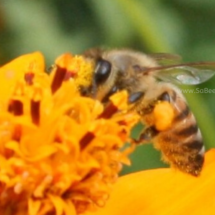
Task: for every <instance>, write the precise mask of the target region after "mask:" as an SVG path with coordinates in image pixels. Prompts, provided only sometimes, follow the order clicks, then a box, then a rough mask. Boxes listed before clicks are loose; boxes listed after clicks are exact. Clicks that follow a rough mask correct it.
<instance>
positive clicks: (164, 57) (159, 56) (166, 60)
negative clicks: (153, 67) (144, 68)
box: [148, 53, 182, 65]
mask: <svg viewBox="0 0 215 215" xmlns="http://www.w3.org/2000/svg"><path fill="white" fill-rule="evenodd" d="M148 56H150V57H151V58H153V59H155V60H156V62H158V63H159V65H170V64H176V63H180V62H181V59H182V57H181V56H180V55H177V54H169V53H152V54H148Z"/></svg>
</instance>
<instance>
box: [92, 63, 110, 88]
mask: <svg viewBox="0 0 215 215" xmlns="http://www.w3.org/2000/svg"><path fill="white" fill-rule="evenodd" d="M110 72H111V63H110V62H108V61H107V60H103V59H100V60H98V61H97V66H96V71H95V77H94V78H95V83H96V84H102V83H104V82H105V81H106V80H107V79H108V77H109V75H110Z"/></svg>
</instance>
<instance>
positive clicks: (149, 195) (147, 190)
mask: <svg viewBox="0 0 215 215" xmlns="http://www.w3.org/2000/svg"><path fill="white" fill-rule="evenodd" d="M214 169H215V149H213V150H210V151H209V152H207V153H206V160H205V165H204V168H203V171H202V173H201V176H199V177H193V176H190V175H188V174H184V173H181V172H178V171H176V170H173V169H170V168H165V169H155V170H147V171H142V172H139V173H133V174H130V175H126V176H123V177H121V178H120V179H119V180H118V181H117V183H116V184H115V185H114V187H113V192H112V193H111V196H110V199H109V201H108V202H107V205H106V206H105V208H101V209H100V210H98V211H97V212H95V213H93V214H94V215H109V214H111V215H119V214H126V215H133V214H136V215H164V214H165V215H173V214H174V215H182V214H192V215H203V214H207V215H214V212H215V193H214V187H215V174H214ZM91 214H92V213H86V214H85V215H91Z"/></svg>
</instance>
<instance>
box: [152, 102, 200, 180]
mask: <svg viewBox="0 0 215 215" xmlns="http://www.w3.org/2000/svg"><path fill="white" fill-rule="evenodd" d="M181 106H183V108H181V111H180V112H178V113H177V114H176V116H175V118H174V123H173V126H172V128H171V129H170V130H168V131H165V132H160V133H159V135H158V137H157V138H156V141H155V142H156V146H157V147H158V148H159V149H161V151H162V152H163V157H164V160H166V161H167V162H168V163H170V164H171V165H172V166H174V167H176V168H177V169H179V170H181V171H183V172H186V173H189V174H191V175H194V176H198V175H199V174H200V172H201V169H202V166H203V163H204V144H203V140H202V135H201V132H200V130H199V128H198V126H197V123H196V120H195V118H194V115H193V114H192V112H191V111H190V109H189V107H188V106H187V105H186V103H184V104H181Z"/></svg>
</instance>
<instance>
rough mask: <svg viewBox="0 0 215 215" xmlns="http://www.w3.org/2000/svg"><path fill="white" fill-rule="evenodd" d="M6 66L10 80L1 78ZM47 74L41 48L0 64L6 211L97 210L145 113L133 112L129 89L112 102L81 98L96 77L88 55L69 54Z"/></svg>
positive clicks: (25, 214) (0, 160) (69, 213)
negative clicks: (84, 90) (82, 90)
mask: <svg viewBox="0 0 215 215" xmlns="http://www.w3.org/2000/svg"><path fill="white" fill-rule="evenodd" d="M26 68H27V69H26ZM8 70H9V71H13V78H12V79H11V78H8V76H5V75H2V76H1V74H8V72H9V71H8ZM44 71H45V68H44V60H43V57H42V56H41V54H40V53H33V54H29V55H24V56H22V57H20V58H17V59H15V60H14V61H12V62H11V63H9V64H7V65H6V66H3V67H2V68H0V77H2V79H0V90H1V92H2V93H5V95H4V96H0V109H1V113H0V214H7V215H21V214H22V215H49V214H57V215H73V214H74V215H75V214H80V213H84V212H85V211H93V210H96V209H97V208H98V207H102V206H104V205H105V203H106V201H107V199H108V197H109V194H110V191H111V187H112V184H113V183H114V182H115V181H116V179H117V177H118V173H119V171H120V170H121V168H122V164H129V159H128V155H129V154H130V153H131V152H132V150H133V148H134V146H130V145H125V143H126V141H128V140H129V135H130V131H131V129H132V127H133V126H134V125H135V124H136V123H137V121H138V119H139V118H138V116H137V115H136V114H135V113H130V112H129V111H128V108H127V99H128V95H127V92H126V91H122V92H119V93H117V94H114V95H113V96H112V97H111V98H110V101H111V102H110V104H111V105H110V106H107V107H106V106H104V105H103V104H102V103H100V102H99V101H97V100H94V99H91V98H87V97H83V96H81V95H80V93H79V91H78V87H79V86H87V85H89V84H90V83H89V80H90V77H91V76H92V63H90V62H88V61H87V60H86V61H85V59H84V58H83V57H82V56H75V57H73V56H72V55H68V54H66V55H65V56H61V57H60V59H58V60H56V68H55V69H54V70H53V71H52V73H51V74H50V75H49V74H47V73H45V72H44ZM72 72H74V73H73V74H72ZM17 73H18V74H17ZM71 74H72V75H71ZM56 77H57V78H56ZM7 82H9V84H7ZM85 84H86V85H85ZM2 86H3V87H2ZM1 87H2V88H1ZM2 93H0V94H2Z"/></svg>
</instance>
